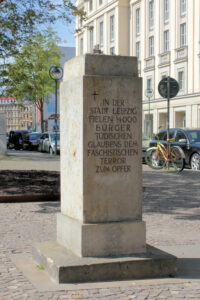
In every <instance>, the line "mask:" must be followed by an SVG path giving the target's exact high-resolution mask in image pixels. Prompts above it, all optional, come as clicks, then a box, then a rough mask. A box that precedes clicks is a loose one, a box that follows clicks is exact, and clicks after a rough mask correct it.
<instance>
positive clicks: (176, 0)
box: [76, 0, 200, 133]
mask: <svg viewBox="0 0 200 300" xmlns="http://www.w3.org/2000/svg"><path fill="white" fill-rule="evenodd" d="M167 4H168V6H167ZM77 5H78V6H79V7H84V9H85V11H86V12H87V16H88V19H87V21H86V22H82V24H81V22H80V20H79V19H78V18H77V21H76V22H77V23H76V24H77V29H78V28H79V29H81V31H80V32H79V33H77V34H76V55H81V54H82V53H90V52H92V51H93V49H94V47H95V46H97V45H99V46H97V47H96V48H98V47H99V49H100V50H101V51H102V53H104V54H112V53H113V52H114V54H115V55H131V56H138V71H139V75H140V76H141V77H143V131H144V132H145V133H146V132H147V120H148V119H149V117H150V119H151V120H152V124H151V131H152V133H153V132H154V133H156V132H157V131H158V130H159V129H160V128H164V127H166V114H167V101H166V99H163V98H161V96H160V95H159V93H158V83H159V81H160V80H161V79H162V78H163V77H164V76H171V77H173V78H175V79H176V80H177V81H178V82H179V85H180V91H179V93H178V95H177V96H176V97H175V98H173V99H171V100H170V127H200V1H199V0H168V1H167V0H154V1H153V0H113V1H112V0H89V1H83V0H80V1H77ZM167 7H168V9H167ZM151 8H152V10H151ZM184 8H185V9H184ZM151 11H152V14H151ZM138 15H139V17H138ZM111 16H114V25H113V27H114V29H113V28H111V24H110V23H111ZM102 22H103V30H102V31H103V33H102V31H101V29H100V26H102V25H100V23H102ZM88 26H92V28H93V42H91V35H92V34H91V30H90V29H89V27H88ZM113 30H114V38H112V39H111V35H112V34H113V33H112V31H113ZM100 35H103V43H102V36H101V37H100ZM152 39H153V42H152ZM167 41H168V42H167ZM81 45H82V46H81ZM138 49H139V50H138ZM149 87H151V88H152V89H153V91H154V94H153V97H151V99H150V102H149V99H148V98H147V97H146V96H145V90H146V89H147V88H149Z"/></svg>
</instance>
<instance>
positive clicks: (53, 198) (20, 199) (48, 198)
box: [0, 194, 60, 203]
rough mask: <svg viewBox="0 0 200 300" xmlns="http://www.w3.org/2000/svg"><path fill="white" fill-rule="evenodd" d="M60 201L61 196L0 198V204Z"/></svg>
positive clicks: (6, 196)
mask: <svg viewBox="0 0 200 300" xmlns="http://www.w3.org/2000/svg"><path fill="white" fill-rule="evenodd" d="M40 201H60V194H27V195H24V194H19V195H9V196H8V195H5V196H0V203H14V202H40Z"/></svg>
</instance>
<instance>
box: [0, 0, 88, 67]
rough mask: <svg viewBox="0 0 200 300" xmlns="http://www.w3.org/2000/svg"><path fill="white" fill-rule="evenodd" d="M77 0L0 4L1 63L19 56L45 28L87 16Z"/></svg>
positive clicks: (10, 0)
mask: <svg viewBox="0 0 200 300" xmlns="http://www.w3.org/2000/svg"><path fill="white" fill-rule="evenodd" d="M72 1H73V0H0V11H1V13H0V59H1V61H5V60H6V59H7V58H8V57H13V56H14V55H16V54H17V53H18V51H19V50H20V48H21V46H22V45H23V44H24V43H25V42H27V41H29V40H31V39H32V38H33V36H34V35H37V31H38V28H39V26H40V25H41V24H43V25H44V24H46V25H47V24H53V23H55V22H56V21H57V20H63V21H65V23H66V26H67V23H69V22H71V21H72V15H80V16H81V18H84V16H85V13H84V11H83V10H82V9H78V8H77V7H76V6H75V5H73V2H72ZM1 63H2V62H1Z"/></svg>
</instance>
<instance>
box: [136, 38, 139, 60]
mask: <svg viewBox="0 0 200 300" xmlns="http://www.w3.org/2000/svg"><path fill="white" fill-rule="evenodd" d="M136 56H137V58H138V60H139V59H140V42H137V43H136Z"/></svg>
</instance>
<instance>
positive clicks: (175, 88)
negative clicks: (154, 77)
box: [158, 76, 179, 98]
mask: <svg viewBox="0 0 200 300" xmlns="http://www.w3.org/2000/svg"><path fill="white" fill-rule="evenodd" d="M168 80H169V93H168ZM158 92H159V94H160V95H161V96H162V97H163V98H168V96H169V98H173V97H176V95H177V94H178V92H179V84H178V82H177V81H176V79H174V78H171V77H169V76H168V77H165V78H163V79H162V80H161V81H160V82H159V84H158Z"/></svg>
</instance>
